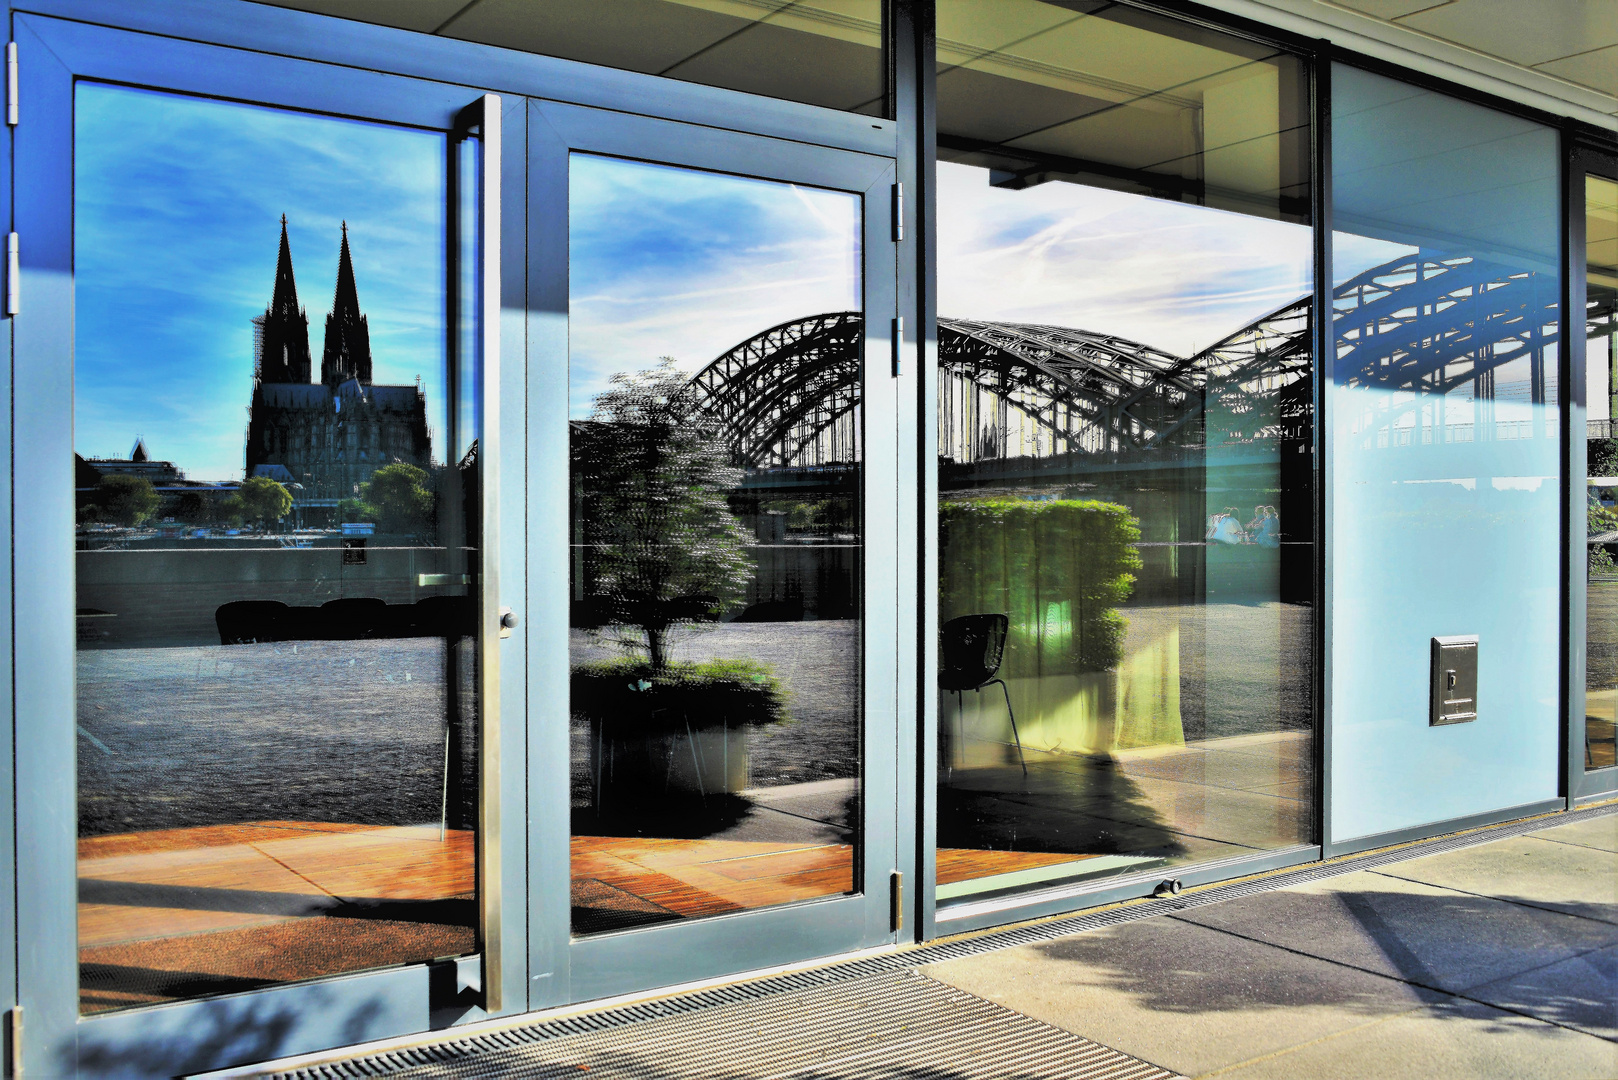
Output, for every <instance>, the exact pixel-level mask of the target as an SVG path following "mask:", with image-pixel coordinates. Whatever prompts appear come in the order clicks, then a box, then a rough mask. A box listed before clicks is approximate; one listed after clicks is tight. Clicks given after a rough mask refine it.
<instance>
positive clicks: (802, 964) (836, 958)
mask: <svg viewBox="0 0 1618 1080" xmlns="http://www.w3.org/2000/svg"><path fill="white" fill-rule="evenodd" d="M916 947H917V946H916V944H915V943H914V942H906V943H903V944H887V945H876V946H873V947H871V948H868V949H855V950H852V951H850V952H843V953H834V954H832V955H829V956H817V957H815V958H814V959H812V960H802V961H797V962H794V963H790V964H777V965H775V966H773V967H764V968H752V969H749V970H747V971H739V972H736V973H734V974H731V975H719V976H715V977H714V978H710V979H698V980H695V981H693V982H685V983H675V984H673V985H671V986H659V987H656V988H654V989H650V990H640V991H636V992H634V993H629V994H617V995H614V996H613V997H604V998H592V999H591V1000H589V1001H580V1002H574V1003H572V1004H568V1005H553V1006H551V1007H549V1008H544V1009H536V1010H534V1011H533V1012H524V1013H513V1014H511V1015H509V1016H496V1017H491V1018H490V1019H488V1020H477V1021H474V1022H472V1023H470V1024H459V1025H456V1026H454V1027H447V1028H433V1029H431V1030H429V1031H420V1032H416V1033H414V1034H411V1035H395V1036H392V1037H391V1038H387V1039H377V1040H374V1041H372V1042H364V1043H351V1044H348V1045H345V1046H337V1047H333V1048H331V1049H330V1050H315V1051H311V1052H310V1053H307V1054H295V1055H293V1056H291V1057H284V1058H275V1059H274V1060H271V1061H260V1062H256V1063H254V1064H251V1065H234V1066H231V1067H230V1068H228V1069H215V1070H213V1071H211V1072H202V1073H192V1074H190V1075H188V1076H187V1077H185V1078H184V1080H246V1078H249V1077H264V1076H274V1075H278V1074H281V1073H287V1072H292V1071H294V1070H297V1069H308V1068H313V1067H315V1066H319V1065H334V1064H337V1063H338V1062H343V1061H350V1060H353V1059H354V1058H361V1057H374V1056H376V1055H378V1054H386V1053H394V1052H397V1051H400V1050H413V1049H417V1048H419V1047H424V1046H435V1045H437V1044H439V1043H444V1042H453V1041H457V1040H460V1039H471V1038H476V1037H478V1036H481V1035H492V1034H497V1033H499V1032H503V1031H511V1030H513V1029H515V1028H526V1027H533V1026H534V1025H535V1024H543V1023H548V1022H551V1021H557V1020H570V1019H574V1018H576V1017H580V1016H589V1015H592V1014H595V1013H603V1012H608V1011H612V1010H617V1009H632V1008H634V1007H636V1006H640V1005H646V1004H649V1003H651V1002H655V1001H662V1000H665V999H668V998H676V997H684V996H686V995H689V994H697V993H701V992H703V991H708V990H719V989H723V988H726V987H731V986H737V985H739V984H742V983H749V982H755V981H758V980H760V979H772V978H779V977H781V976H791V975H795V974H798V973H800V972H806V971H814V970H817V969H819V968H824V967H833V966H837V965H840V964H847V963H852V962H857V961H860V960H868V959H872V958H874V957H879V956H887V955H889V954H890V953H896V952H901V951H903V950H905V949H906V948H911V949H913V948H916Z"/></svg>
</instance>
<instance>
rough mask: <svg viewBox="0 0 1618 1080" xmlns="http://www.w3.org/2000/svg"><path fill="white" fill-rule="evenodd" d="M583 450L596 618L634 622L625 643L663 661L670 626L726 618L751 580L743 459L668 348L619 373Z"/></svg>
mask: <svg viewBox="0 0 1618 1080" xmlns="http://www.w3.org/2000/svg"><path fill="white" fill-rule="evenodd" d="M572 453H573V474H574V483H575V484H576V485H577V490H578V496H579V499H580V502H581V507H580V509H581V511H582V514H581V518H582V521H581V524H582V526H583V530H584V540H585V550H586V552H587V553H588V555H587V559H588V562H587V566H586V571H585V581H584V584H585V586H586V589H587V595H588V602H589V603H591V604H593V605H594V606H595V609H596V612H597V615H596V618H595V620H594V621H596V622H597V623H600V624H603V625H605V626H607V627H610V628H618V629H619V630H624V631H628V632H627V633H623V634H620V635H619V636H618V637H617V639H616V640H617V642H618V644H620V645H621V646H623V647H624V648H627V649H629V650H631V651H633V652H644V654H645V655H646V657H647V660H648V662H649V663H650V665H651V669H652V670H653V671H659V672H660V671H663V670H664V669H665V668H666V667H667V666H668V637H669V632H670V631H671V630H672V629H674V628H675V627H677V626H681V625H689V624H693V623H697V622H703V621H710V620H712V619H714V618H717V617H718V615H719V613H720V612H721V611H723V610H724V609H726V608H728V607H731V606H733V605H735V604H736V603H738V602H739V601H740V600H741V599H742V597H743V596H744V594H745V592H746V589H747V585H748V583H749V582H750V581H751V580H752V576H753V559H752V556H751V554H750V553H749V551H748V548H749V547H750V546H751V539H750V537H749V536H748V535H747V533H746V531H745V530H744V529H743V528H742V525H741V522H739V521H738V520H737V519H736V516H735V515H734V514H732V513H731V511H730V507H729V505H728V504H727V502H726V493H727V492H728V491H730V490H731V489H733V488H735V487H737V486H738V485H739V484H740V483H741V470H740V469H737V468H736V467H734V466H733V465H731V463H730V453H729V450H728V448H727V447H726V445H725V443H724V441H723V439H721V438H720V436H719V433H718V432H717V431H716V430H715V429H714V428H713V426H712V424H711V423H710V422H708V421H707V420H706V419H705V418H704V417H702V416H700V415H699V414H698V413H697V412H696V410H695V409H694V408H693V407H692V402H691V400H690V397H689V394H688V392H687V389H686V383H685V379H684V377H683V376H682V375H681V374H680V372H679V370H678V369H677V368H675V367H674V364H673V362H672V361H670V360H668V359H667V358H665V359H664V360H663V362H662V363H661V364H660V365H659V366H658V367H656V368H652V369H650V370H647V371H642V372H638V373H636V374H619V375H615V376H614V377H613V380H612V385H611V387H610V388H609V389H607V390H605V391H603V392H602V393H601V394H600V395H598V396H597V397H596V400H595V409H594V412H593V413H592V414H591V417H590V422H589V423H587V424H583V425H578V426H576V427H575V429H574V433H573V445H572Z"/></svg>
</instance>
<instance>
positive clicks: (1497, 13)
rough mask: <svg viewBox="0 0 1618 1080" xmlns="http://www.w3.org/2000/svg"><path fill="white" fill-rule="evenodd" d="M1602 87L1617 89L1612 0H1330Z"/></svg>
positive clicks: (1617, 37) (1617, 8) (1616, 8)
mask: <svg viewBox="0 0 1618 1080" xmlns="http://www.w3.org/2000/svg"><path fill="white" fill-rule="evenodd" d="M1331 2H1333V3H1336V4H1337V5H1339V6H1341V7H1345V8H1350V9H1352V10H1354V11H1358V12H1360V13H1362V14H1365V15H1370V16H1372V17H1373V18H1377V19H1381V20H1382V21H1384V22H1390V23H1392V24H1394V25H1395V26H1402V27H1405V28H1406V29H1410V30H1416V31H1419V32H1420V33H1423V34H1426V35H1428V36H1429V37H1434V38H1439V39H1440V40H1443V41H1448V42H1452V43H1453V44H1456V45H1461V46H1464V47H1465V48H1468V49H1472V50H1474V51H1476V52H1480V53H1487V54H1488V55H1490V56H1494V57H1498V58H1499V59H1501V60H1506V61H1508V62H1510V63H1513V64H1517V65H1519V66H1522V67H1531V68H1534V69H1536V70H1538V71H1543V72H1544V73H1546V74H1547V75H1554V76H1556V77H1558V78H1561V79H1566V80H1567V81H1568V82H1573V83H1578V84H1580V85H1581V86H1587V87H1590V88H1591V89H1594V90H1599V91H1601V92H1602V93H1605V94H1612V95H1618V3H1614V2H1613V0H1532V2H1525V0H1331Z"/></svg>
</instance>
